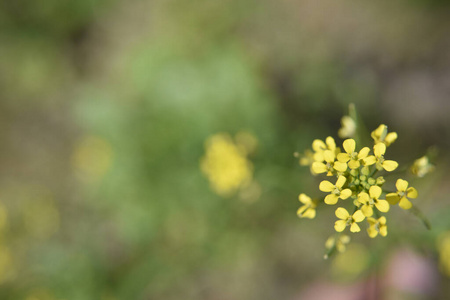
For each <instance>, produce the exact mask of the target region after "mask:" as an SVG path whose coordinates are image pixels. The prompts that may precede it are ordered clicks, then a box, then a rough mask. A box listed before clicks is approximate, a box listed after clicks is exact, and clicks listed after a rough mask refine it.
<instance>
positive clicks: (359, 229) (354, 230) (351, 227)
mask: <svg viewBox="0 0 450 300" xmlns="http://www.w3.org/2000/svg"><path fill="white" fill-rule="evenodd" d="M350 231H351V232H360V231H361V228H359V226H358V224H356V223H352V226H350Z"/></svg>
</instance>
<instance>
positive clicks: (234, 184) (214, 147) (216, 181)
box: [200, 134, 253, 196]
mask: <svg viewBox="0 0 450 300" xmlns="http://www.w3.org/2000/svg"><path fill="white" fill-rule="evenodd" d="M205 148H206V153H205V156H204V157H203V158H202V160H201V162H200V167H201V169H202V171H203V173H205V174H206V176H207V177H208V179H209V181H210V184H211V187H212V189H213V190H214V191H215V192H216V193H217V194H219V195H222V196H227V195H230V194H231V193H233V192H235V191H237V190H238V189H239V188H241V187H243V186H245V185H247V184H249V183H250V182H251V180H252V175H253V165H252V163H251V162H250V161H249V160H248V159H247V156H246V154H247V152H246V151H245V150H243V149H242V147H239V146H238V145H237V144H236V143H234V142H233V140H232V138H231V137H230V136H229V135H228V134H215V135H213V136H211V137H210V138H209V139H208V140H207V141H206V144H205Z"/></svg>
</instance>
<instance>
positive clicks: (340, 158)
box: [337, 153, 350, 163]
mask: <svg viewBox="0 0 450 300" xmlns="http://www.w3.org/2000/svg"><path fill="white" fill-rule="evenodd" d="M337 159H338V161H340V162H343V163H346V162H348V161H349V160H350V155H348V153H339V154H338V155H337Z"/></svg>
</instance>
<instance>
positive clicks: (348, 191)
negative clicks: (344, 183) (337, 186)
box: [340, 189, 352, 200]
mask: <svg viewBox="0 0 450 300" xmlns="http://www.w3.org/2000/svg"><path fill="white" fill-rule="evenodd" d="M351 195H352V190H351V189H345V190H342V191H341V195H340V197H341V199H342V200H345V199H347V198H348V197H350V196H351Z"/></svg>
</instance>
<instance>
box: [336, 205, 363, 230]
mask: <svg viewBox="0 0 450 300" xmlns="http://www.w3.org/2000/svg"><path fill="white" fill-rule="evenodd" d="M335 214H336V217H338V218H339V219H340V220H338V221H336V222H335V223H334V229H336V231H337V232H342V231H344V229H345V227H347V226H350V231H351V232H360V231H361V228H359V225H358V224H357V223H359V222H362V221H363V220H364V218H365V217H364V214H363V213H362V212H361V211H360V210H357V211H355V213H353V215H350V214H349V213H348V211H347V210H346V209H345V208H343V207H339V208H338V209H336V212H335Z"/></svg>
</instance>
